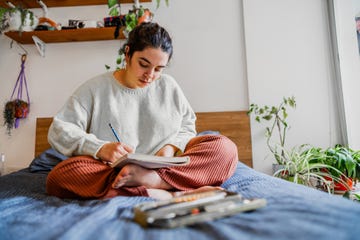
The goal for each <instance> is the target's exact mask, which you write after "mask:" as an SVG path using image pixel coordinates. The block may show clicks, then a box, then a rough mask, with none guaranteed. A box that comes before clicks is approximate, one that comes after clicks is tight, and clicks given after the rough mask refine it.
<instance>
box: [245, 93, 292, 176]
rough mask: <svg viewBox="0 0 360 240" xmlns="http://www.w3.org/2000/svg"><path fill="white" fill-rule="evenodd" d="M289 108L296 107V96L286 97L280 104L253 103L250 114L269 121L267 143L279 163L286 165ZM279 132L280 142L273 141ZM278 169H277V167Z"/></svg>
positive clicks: (258, 119) (258, 120) (259, 120)
mask: <svg viewBox="0 0 360 240" xmlns="http://www.w3.org/2000/svg"><path fill="white" fill-rule="evenodd" d="M288 108H296V101H295V98H294V97H284V98H283V100H282V102H280V104H279V105H278V106H268V105H265V106H259V105H257V104H254V103H252V104H251V105H250V108H249V110H248V114H249V115H251V114H253V115H255V120H256V121H257V122H259V123H260V122H262V121H268V122H270V126H266V128H265V137H266V144H267V147H268V148H269V150H270V152H271V153H272V154H273V155H274V158H275V160H276V162H277V164H278V165H285V164H286V162H287V158H286V156H285V142H286V133H287V130H288V129H289V124H288V122H287V117H288ZM275 132H277V135H278V142H275V143H273V142H272V139H273V138H274V134H275ZM275 171H276V169H275Z"/></svg>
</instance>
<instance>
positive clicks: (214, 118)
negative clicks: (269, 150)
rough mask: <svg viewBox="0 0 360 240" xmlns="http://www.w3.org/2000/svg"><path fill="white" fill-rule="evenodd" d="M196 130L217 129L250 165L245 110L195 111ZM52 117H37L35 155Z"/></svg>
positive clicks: (44, 141) (45, 144) (40, 149)
mask: <svg viewBox="0 0 360 240" xmlns="http://www.w3.org/2000/svg"><path fill="white" fill-rule="evenodd" d="M196 116H197V121H196V130H197V131H198V132H202V131H207V130H211V131H219V132H220V133H221V134H222V135H225V136H227V137H228V138H230V139H231V140H232V141H233V142H234V143H235V144H236V145H237V147H238V153H239V160H240V161H241V162H243V163H245V164H246V165H248V166H250V167H252V152H251V132H250V120H249V116H248V115H247V113H246V111H232V112H199V113H196ZM51 122H52V118H37V120H36V136H35V156H38V155H39V154H40V153H42V152H43V151H45V150H46V149H48V148H49V147H50V145H49V143H48V141H47V133H48V129H49V127H50V124H51Z"/></svg>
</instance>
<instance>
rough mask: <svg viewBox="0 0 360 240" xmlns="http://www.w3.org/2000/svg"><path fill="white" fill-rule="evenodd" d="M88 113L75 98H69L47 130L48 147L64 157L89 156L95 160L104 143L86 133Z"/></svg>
mask: <svg viewBox="0 0 360 240" xmlns="http://www.w3.org/2000/svg"><path fill="white" fill-rule="evenodd" d="M89 117H90V116H89V113H88V112H87V111H86V109H85V108H83V107H82V106H81V104H80V103H79V102H78V101H77V99H76V98H74V97H71V98H70V99H69V100H68V101H67V103H66V104H65V106H64V107H63V108H62V110H60V112H59V113H58V114H57V115H56V116H55V117H54V120H53V122H52V124H51V126H50V128H49V133H48V141H49V143H50V145H51V146H52V147H53V148H54V149H56V150H57V151H59V152H61V153H62V154H64V155H66V156H73V155H90V156H93V157H94V158H96V154H97V152H98V151H99V149H100V148H101V147H102V145H104V144H105V143H106V141H102V140H99V139H98V138H97V137H96V136H95V135H94V134H91V133H87V132H86V129H87V128H88V122H89V120H88V119H89Z"/></svg>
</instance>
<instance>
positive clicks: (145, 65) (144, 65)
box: [139, 62, 148, 68]
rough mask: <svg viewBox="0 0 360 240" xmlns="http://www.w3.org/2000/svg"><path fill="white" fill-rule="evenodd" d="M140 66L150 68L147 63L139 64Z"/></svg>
mask: <svg viewBox="0 0 360 240" xmlns="http://www.w3.org/2000/svg"><path fill="white" fill-rule="evenodd" d="M139 64H140V66H141V67H143V68H147V67H148V65H147V64H145V63H142V62H139Z"/></svg>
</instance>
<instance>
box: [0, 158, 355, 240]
mask: <svg viewBox="0 0 360 240" xmlns="http://www.w3.org/2000/svg"><path fill="white" fill-rule="evenodd" d="M56 161H58V160H56V159H55V160H54V162H53V163H51V164H49V162H45V164H44V163H41V161H40V160H39V159H37V161H36V162H35V163H34V162H33V163H32V165H31V166H30V167H29V168H26V169H23V170H21V171H18V172H15V173H12V174H9V175H5V176H2V177H0V234H1V237H0V239H3V240H5V239H76V240H78V239H82V240H83V239H96V240H98V239H128V240H132V239H134V240H142V239H144V240H145V239H146V240H151V239H154V240H155V239H156V240H162V239H164V240H165V239H166V240H168V239H196V240H201V239H206V240H208V239H255V240H256V239H277V240H279V239H306V240H308V239H359V236H360V203H357V202H353V201H350V200H348V199H345V198H343V197H341V196H333V195H329V194H327V193H325V192H321V191H318V190H314V189H311V188H308V187H305V186H302V185H297V184H294V183H290V182H286V181H284V180H281V179H278V178H274V177H271V176H268V175H265V174H262V173H259V172H257V171H255V170H253V169H251V168H249V167H247V166H245V165H243V164H242V163H239V164H238V167H237V170H236V172H235V174H234V175H233V176H232V177H231V178H230V179H229V180H228V181H226V182H225V183H224V184H223V187H224V188H226V189H228V190H230V191H234V192H238V193H241V194H242V195H243V196H244V197H246V198H265V199H266V200H267V206H266V207H264V208H261V209H258V210H256V211H253V212H248V213H239V214H236V215H234V216H231V217H226V218H222V219H218V220H215V221H209V222H204V223H199V224H195V225H192V226H188V227H180V228H176V229H159V228H148V229H146V228H142V227H141V226H140V225H138V224H137V223H135V222H134V221H133V216H134V215H133V212H132V207H133V206H134V205H136V204H138V203H141V202H143V201H153V199H151V198H146V197H115V198H112V199H108V200H86V201H85V200H68V199H59V198H57V197H51V196H47V195H46V193H45V180H46V176H47V173H48V170H49V169H51V167H52V165H53V164H56Z"/></svg>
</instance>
